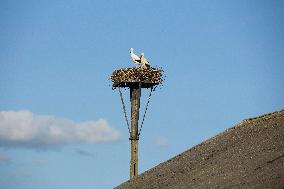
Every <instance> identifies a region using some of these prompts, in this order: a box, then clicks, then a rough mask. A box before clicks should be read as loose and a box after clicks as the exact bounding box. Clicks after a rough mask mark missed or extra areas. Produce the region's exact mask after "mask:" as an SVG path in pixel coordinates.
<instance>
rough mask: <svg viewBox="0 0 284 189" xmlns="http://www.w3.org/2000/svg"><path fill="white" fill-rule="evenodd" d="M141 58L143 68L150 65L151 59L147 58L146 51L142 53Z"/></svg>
mask: <svg viewBox="0 0 284 189" xmlns="http://www.w3.org/2000/svg"><path fill="white" fill-rule="evenodd" d="M140 60H141V64H142V65H141V67H142V68H146V67H150V63H149V61H148V60H147V59H146V58H145V56H144V53H141V56H140Z"/></svg>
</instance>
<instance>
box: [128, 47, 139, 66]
mask: <svg viewBox="0 0 284 189" xmlns="http://www.w3.org/2000/svg"><path fill="white" fill-rule="evenodd" d="M130 57H131V59H132V61H133V62H134V64H136V65H139V66H141V59H140V58H139V56H137V55H136V54H134V50H133V48H130Z"/></svg>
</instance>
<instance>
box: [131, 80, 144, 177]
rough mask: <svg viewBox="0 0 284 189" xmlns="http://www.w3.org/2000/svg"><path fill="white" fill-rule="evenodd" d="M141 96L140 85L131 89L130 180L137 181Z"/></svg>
mask: <svg viewBox="0 0 284 189" xmlns="http://www.w3.org/2000/svg"><path fill="white" fill-rule="evenodd" d="M140 95H141V88H140V87H139V84H135V85H133V86H131V87H130V100H131V129H130V130H131V132H130V138H129V140H130V141H131V160H130V179H131V180H132V179H135V178H137V176H138V140H139V136H138V120H139V108H140Z"/></svg>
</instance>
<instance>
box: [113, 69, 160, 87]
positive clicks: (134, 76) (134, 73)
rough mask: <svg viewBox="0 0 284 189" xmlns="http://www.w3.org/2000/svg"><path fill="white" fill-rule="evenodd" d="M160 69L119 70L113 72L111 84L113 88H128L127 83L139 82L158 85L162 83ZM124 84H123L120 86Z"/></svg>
mask: <svg viewBox="0 0 284 189" xmlns="http://www.w3.org/2000/svg"><path fill="white" fill-rule="evenodd" d="M163 72H164V71H163V69H162V68H154V67H148V68H141V67H138V68H121V69H118V70H115V71H114V72H113V73H112V75H111V77H110V79H111V81H112V82H113V87H123V86H126V87H127V86H128V85H127V83H135V82H141V83H142V84H146V87H147V85H148V86H150V85H159V84H162V83H163V81H164V78H163ZM122 83H124V84H122Z"/></svg>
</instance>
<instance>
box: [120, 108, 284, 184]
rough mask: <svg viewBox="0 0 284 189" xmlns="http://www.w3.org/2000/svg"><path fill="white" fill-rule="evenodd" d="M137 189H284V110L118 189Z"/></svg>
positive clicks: (224, 134) (223, 135)
mask: <svg viewBox="0 0 284 189" xmlns="http://www.w3.org/2000/svg"><path fill="white" fill-rule="evenodd" d="M134 185H136V186H134ZM132 188H139V189H142V188H161V189H190V188H202V189H203V188H210V189H211V188H275V189H283V188H284V110H282V111H279V112H274V113H270V114H266V115H263V116H259V117H256V118H250V119H246V120H244V121H243V122H241V123H240V124H238V125H236V126H234V127H232V128H230V129H228V130H226V131H224V132H222V133H220V134H218V135H217V136H215V137H213V138H210V139H208V140H206V141H205V142H203V143H201V144H199V145H197V146H195V147H193V148H191V149H190V150H188V151H185V152H183V153H181V154H179V155H177V156H176V157H174V158H172V159H170V160H168V161H166V162H164V163H161V164H160V165H158V166H156V167H154V168H152V169H150V170H148V171H146V172H144V173H143V174H141V175H139V177H138V179H137V181H136V183H134V182H132V183H131V182H130V181H127V182H125V183H123V184H121V185H120V186H118V187H116V189H132Z"/></svg>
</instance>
